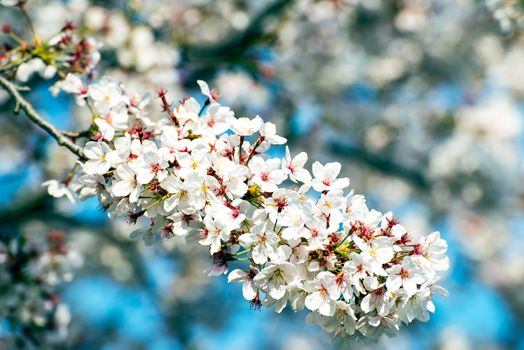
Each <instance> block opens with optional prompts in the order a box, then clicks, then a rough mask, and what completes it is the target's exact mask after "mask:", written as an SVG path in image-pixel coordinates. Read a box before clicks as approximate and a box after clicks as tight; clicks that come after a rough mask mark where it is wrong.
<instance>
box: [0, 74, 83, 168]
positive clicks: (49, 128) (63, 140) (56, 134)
mask: <svg viewBox="0 0 524 350" xmlns="http://www.w3.org/2000/svg"><path fill="white" fill-rule="evenodd" d="M0 85H1V86H2V87H3V88H4V90H6V91H7V93H9V95H11V97H12V98H13V99H14V100H15V109H14V112H15V113H18V111H19V110H20V109H22V110H23V111H24V112H25V114H26V116H27V117H28V118H29V120H31V122H33V123H34V124H36V125H38V126H39V127H40V128H41V129H43V130H44V131H46V132H47V133H48V134H49V135H51V137H53V138H54V139H55V140H56V142H57V143H58V144H59V145H60V146H63V147H65V148H67V149H68V150H70V151H71V152H72V153H74V154H75V155H76V156H78V157H79V158H80V159H83V158H85V156H84V152H83V150H82V148H81V147H80V146H78V145H76V144H75V143H74V142H73V141H72V140H71V139H69V138H68V137H66V136H65V135H64V134H63V133H62V131H60V130H58V129H57V128H56V127H55V126H54V125H52V124H51V123H49V122H48V121H47V120H45V119H44V118H42V117H41V116H40V115H39V114H38V112H37V111H36V110H35V109H34V107H33V106H32V105H31V104H30V103H29V102H28V101H27V100H26V99H25V98H24V97H23V96H22V95H21V94H20V90H21V88H20V87H18V86H16V85H15V84H13V83H12V82H10V81H9V80H7V79H6V78H4V77H2V76H0Z"/></svg>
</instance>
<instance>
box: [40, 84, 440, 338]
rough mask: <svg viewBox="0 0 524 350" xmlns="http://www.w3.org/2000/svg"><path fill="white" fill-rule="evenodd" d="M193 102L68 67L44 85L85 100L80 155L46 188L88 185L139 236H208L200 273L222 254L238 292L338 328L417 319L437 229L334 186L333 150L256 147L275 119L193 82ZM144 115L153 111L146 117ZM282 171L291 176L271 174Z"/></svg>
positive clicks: (77, 189)
mask: <svg viewBox="0 0 524 350" xmlns="http://www.w3.org/2000/svg"><path fill="white" fill-rule="evenodd" d="M198 83H199V85H200V87H201V90H202V93H203V94H204V95H205V96H206V97H207V100H206V102H205V103H204V105H200V104H199V103H198V102H197V101H196V99H194V98H186V99H184V100H182V101H181V102H180V104H179V105H177V106H174V105H173V104H172V103H171V102H170V101H168V99H167V95H166V91H165V90H161V91H160V92H159V94H158V97H159V99H160V105H161V107H162V109H163V110H164V112H165V113H164V116H163V117H162V118H161V119H160V120H158V121H157V122H153V121H152V119H150V118H149V117H147V116H146V114H145V112H144V106H145V103H146V100H144V99H141V98H140V97H137V96H135V95H130V94H128V93H127V92H126V91H125V89H124V88H123V86H122V85H121V84H119V83H118V82H116V81H114V80H112V79H111V78H107V77H106V78H103V79H102V80H100V81H98V82H96V83H94V84H90V85H87V84H86V83H84V82H83V81H82V80H81V79H80V78H79V77H77V76H75V75H68V76H67V77H66V78H65V79H64V80H63V81H61V82H59V83H58V84H57V86H56V87H55V89H56V90H63V91H66V92H69V93H73V94H75V95H77V97H81V98H77V101H81V102H82V103H85V102H86V101H87V103H88V105H89V106H91V109H92V113H93V115H94V123H93V125H92V127H91V129H92V130H93V136H92V137H91V141H89V142H87V143H86V145H85V148H84V153H85V155H86V161H85V162H82V163H81V166H80V167H77V168H76V169H74V171H73V172H72V175H70V176H69V177H68V179H67V181H66V182H60V181H55V180H52V181H49V182H47V185H49V193H50V194H52V195H53V196H56V197H61V196H67V197H69V198H70V199H71V200H74V199H75V198H77V197H78V198H80V199H85V198H88V197H91V196H95V195H96V196H98V198H99V201H100V203H101V205H102V206H103V207H104V208H105V209H106V210H107V211H108V213H109V215H110V217H119V216H125V217H126V218H127V220H128V221H129V222H131V223H137V222H139V221H142V220H143V221H145V222H146V223H147V225H145V226H142V227H140V228H138V229H137V230H135V231H134V232H133V233H132V234H131V236H132V237H142V239H143V240H144V241H145V242H146V244H148V245H151V244H154V243H156V242H159V241H161V240H164V239H170V238H172V237H174V236H185V237H188V238H189V237H195V236H196V237H198V238H199V243H200V244H201V245H203V246H207V247H209V252H210V254H211V256H212V259H213V264H212V266H211V268H210V269H209V273H210V274H212V275H219V274H222V273H228V272H229V264H232V263H233V264H242V263H246V264H247V265H246V266H244V267H241V266H239V267H240V268H238V269H235V270H233V271H231V272H230V273H229V278H228V280H229V281H230V282H241V283H243V295H244V297H245V298H246V299H247V300H248V301H249V302H250V303H251V305H252V306H254V307H256V308H258V307H261V306H273V307H275V310H276V311H277V312H280V311H281V310H282V309H283V308H284V307H285V306H286V305H290V306H291V308H292V309H293V310H295V311H298V310H302V309H304V308H305V309H308V310H310V311H311V313H310V315H309V316H308V320H309V321H311V322H313V323H317V324H319V325H321V326H322V327H323V328H324V329H325V330H327V331H329V332H332V333H334V334H335V335H341V336H348V335H349V336H353V335H357V334H360V335H363V336H366V337H376V336H380V335H381V334H383V333H387V334H390V335H391V334H394V333H395V332H397V331H398V330H399V327H400V325H401V323H410V322H412V321H413V320H415V319H418V320H421V321H427V320H428V319H429V312H433V311H434V305H433V303H432V298H433V295H434V294H444V295H445V294H446V291H445V290H444V289H443V288H441V287H439V286H438V285H437V282H438V281H439V279H440V277H441V275H442V273H443V272H444V271H445V270H447V269H448V266H449V263H448V258H447V257H446V255H445V253H446V250H447V245H446V242H445V241H444V240H442V239H441V238H440V234H439V233H438V232H435V233H432V234H430V235H428V236H422V237H420V238H418V239H415V237H414V236H412V235H410V234H409V233H408V232H407V231H406V229H405V228H404V227H403V226H401V225H400V223H399V222H398V220H397V219H396V218H395V217H394V216H393V215H392V213H386V214H382V213H380V212H378V211H375V210H370V209H368V207H367V205H366V201H365V198H364V197H363V196H361V195H356V194H354V193H353V191H351V192H349V193H344V190H345V189H346V188H347V187H348V186H349V179H347V178H339V174H340V172H341V165H340V164H339V163H336V162H334V163H327V164H321V163H320V162H314V163H313V165H312V174H311V173H310V172H309V171H308V170H307V169H306V168H305V165H306V162H307V159H308V156H307V154H306V153H304V152H302V153H299V154H297V155H295V156H292V155H291V152H290V150H289V149H288V148H287V147H286V148H285V156H284V157H283V158H282V159H280V158H267V156H264V154H266V153H267V152H268V150H269V149H270V148H271V146H272V145H279V146H281V145H284V144H285V143H286V139H285V138H283V137H281V136H279V135H278V134H277V132H276V128H275V125H274V124H272V123H270V122H264V121H263V120H262V119H261V118H260V117H259V116H256V117H255V118H247V117H241V118H237V117H235V113H234V112H233V111H232V110H231V109H230V108H229V107H226V106H222V105H221V104H219V103H218V100H219V95H218V94H217V93H216V92H215V91H214V90H211V89H209V87H208V85H207V84H206V83H205V82H202V81H199V82H198ZM156 119H158V118H155V120H156ZM286 183H289V184H290V185H291V186H286V187H284V186H283V185H284V184H286Z"/></svg>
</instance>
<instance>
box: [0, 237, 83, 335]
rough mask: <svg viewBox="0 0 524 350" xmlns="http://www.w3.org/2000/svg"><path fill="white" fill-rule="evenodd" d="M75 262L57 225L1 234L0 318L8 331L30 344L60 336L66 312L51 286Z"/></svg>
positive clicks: (68, 275) (70, 274) (75, 256)
mask: <svg viewBox="0 0 524 350" xmlns="http://www.w3.org/2000/svg"><path fill="white" fill-rule="evenodd" d="M80 263H81V258H80V256H79V255H78V253H77V252H76V251H75V250H74V249H71V248H70V247H69V246H68V245H67V243H66V241H65V237H64V234H63V232H61V231H49V232H48V233H47V234H46V235H43V236H36V235H34V234H33V235H29V234H22V235H20V236H19V237H8V236H2V239H1V240H0V285H2V293H1V295H0V319H1V320H3V321H5V322H6V324H7V325H8V326H9V331H10V332H11V333H12V334H16V335H19V336H20V338H21V339H23V340H25V341H29V342H31V343H33V345H34V344H41V343H42V342H44V341H45V342H53V341H55V340H59V339H62V338H63V337H64V336H65V335H66V334H67V326H68V324H69V321H70V318H71V317H70V313H69V309H68V307H67V305H66V304H64V303H63V302H62V301H61V300H60V296H59V294H58V291H57V289H58V286H59V285H60V284H62V283H63V282H67V281H70V280H71V279H72V277H73V271H74V269H75V268H76V267H78V265H79V264H80Z"/></svg>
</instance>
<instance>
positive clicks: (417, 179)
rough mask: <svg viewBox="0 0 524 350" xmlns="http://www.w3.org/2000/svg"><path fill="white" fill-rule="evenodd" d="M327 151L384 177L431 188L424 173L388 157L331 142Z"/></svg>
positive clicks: (357, 147) (425, 188) (358, 147)
mask: <svg viewBox="0 0 524 350" xmlns="http://www.w3.org/2000/svg"><path fill="white" fill-rule="evenodd" d="M328 149H329V150H330V151H331V152H333V153H335V154H338V155H341V156H345V157H347V158H350V159H352V160H354V161H357V162H360V163H362V164H365V165H368V166H370V167H371V168H373V169H376V170H378V171H380V172H382V173H384V174H386V175H390V176H396V177H400V178H402V179H404V180H406V181H408V182H410V183H411V184H413V185H415V186H416V187H417V188H419V189H422V190H428V189H430V188H431V185H432V184H431V180H430V179H429V178H428V177H427V176H426V175H425V174H424V173H422V172H420V171H419V170H417V169H415V168H409V167H406V166H404V165H402V164H399V163H398V162H395V161H393V160H391V159H390V158H388V157H385V156H382V155H380V154H377V153H373V152H370V151H369V150H367V149H365V148H363V147H360V146H355V145H349V144H342V143H339V142H334V141H332V142H330V143H329V144H328Z"/></svg>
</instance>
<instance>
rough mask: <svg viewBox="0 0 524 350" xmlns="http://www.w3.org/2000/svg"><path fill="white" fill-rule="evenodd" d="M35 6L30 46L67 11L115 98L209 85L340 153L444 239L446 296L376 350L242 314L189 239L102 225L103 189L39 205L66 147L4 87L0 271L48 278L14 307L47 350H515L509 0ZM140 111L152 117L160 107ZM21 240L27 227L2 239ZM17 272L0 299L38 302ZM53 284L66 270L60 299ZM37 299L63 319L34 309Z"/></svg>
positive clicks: (303, 145)
mask: <svg viewBox="0 0 524 350" xmlns="http://www.w3.org/2000/svg"><path fill="white" fill-rule="evenodd" d="M29 4H30V6H29V11H30V13H31V15H32V17H33V18H34V20H35V26H36V29H37V32H38V33H39V34H41V35H42V36H43V37H46V36H49V35H52V34H53V33H56V32H57V31H59V30H60V28H61V27H62V26H63V24H64V23H65V22H66V21H68V20H72V21H74V22H76V23H78V26H79V28H80V30H81V31H83V32H84V33H88V34H89V35H92V36H94V37H95V38H97V39H98V40H100V41H101V42H102V44H103V46H102V48H101V52H102V59H101V63H100V64H101V68H100V72H99V75H100V76H101V75H103V74H110V75H113V76H115V77H116V78H118V79H120V80H122V81H123V82H124V84H125V85H126V87H127V90H128V91H134V92H136V93H139V94H143V93H146V92H149V93H152V92H155V91H156V90H158V88H159V87H164V88H166V89H168V94H169V96H170V99H171V100H179V99H182V98H183V97H184V96H188V95H190V94H192V93H195V92H196V91H198V86H197V85H196V83H195V81H196V80H197V79H205V80H207V81H208V82H209V83H210V85H211V86H213V87H214V88H216V89H217V90H218V91H219V92H220V94H221V95H222V98H223V103H224V104H225V105H230V106H231V107H232V108H234V109H235V110H236V111H237V115H239V116H241V115H249V116H254V115H256V114H260V115H261V116H262V117H263V118H264V119H265V120H266V121H272V122H273V123H275V124H276V125H277V128H278V129H279V130H280V134H282V135H283V136H285V137H286V138H287V139H288V140H289V143H290V147H291V148H292V149H293V151H294V152H295V153H298V152H300V151H306V152H308V153H309V155H310V159H316V160H319V161H322V162H327V161H339V162H341V163H342V164H343V167H342V169H343V170H342V171H343V174H341V176H347V177H349V178H351V180H352V183H351V187H352V188H353V189H355V191H356V192H359V193H363V194H365V195H366V196H367V198H368V202H369V204H370V207H375V208H377V209H379V210H382V211H386V210H389V209H391V210H392V211H394V212H395V214H396V215H397V216H398V218H399V219H400V220H401V221H402V222H403V223H404V226H406V228H407V229H408V231H409V233H410V235H413V236H414V237H417V236H418V235H419V233H423V232H430V231H432V229H433V230H440V231H441V232H442V235H443V237H444V238H445V239H446V240H448V244H449V249H450V251H449V254H450V258H451V266H452V268H451V270H450V273H449V276H448V277H447V279H446V280H445V281H444V286H445V287H446V288H447V289H448V290H449V292H450V296H449V298H447V299H437V300H436V304H437V312H436V314H435V315H434V316H433V317H432V318H431V321H430V322H429V323H428V324H427V325H425V324H421V323H419V322H414V323H413V324H411V325H410V326H409V327H407V328H404V329H402V330H401V332H400V334H399V335H398V336H397V337H396V338H394V339H388V338H384V339H382V340H381V341H379V342H378V343H376V344H375V343H363V342H360V343H356V344H355V343H347V342H343V341H332V339H331V338H330V335H329V334H327V333H324V332H322V331H321V329H320V328H317V327H316V326H311V325H307V324H306V323H305V322H304V320H303V315H302V314H294V313H293V312H291V311H289V310H285V311H284V312H283V314H282V315H277V314H275V313H274V312H273V311H272V310H266V309H263V310H262V311H253V310H251V309H250V307H249V305H248V303H247V302H244V301H243V300H242V298H241V297H240V296H241V294H242V291H241V286H239V285H236V284H235V285H228V284H227V281H226V279H225V278H209V277H208V276H207V275H206V274H205V273H204V272H203V271H204V270H205V269H206V268H207V267H208V264H209V255H208V254H207V252H206V251H205V249H202V247H200V246H198V245H191V244H186V243H185V242H184V240H183V239H178V238H174V239H172V240H169V241H164V242H163V245H162V246H161V247H155V248H150V247H145V246H144V245H143V243H142V242H141V241H132V240H130V239H129V238H128V236H129V232H130V231H131V230H132V229H133V228H132V227H130V226H129V225H128V224H126V223H124V222H119V221H117V222H115V221H111V222H110V221H109V220H108V219H107V217H106V214H105V213H103V212H101V211H100V210H99V208H98V204H97V201H96V199H91V200H88V201H86V202H80V203H76V204H75V205H71V204H70V203H69V202H68V201H67V200H66V199H63V200H52V199H51V198H50V197H49V196H48V195H47V194H46V193H45V191H44V189H43V188H42V187H41V183H42V181H44V180H46V179H48V178H61V177H64V176H65V175H66V173H67V169H68V168H70V166H71V164H73V163H74V158H73V157H72V156H71V155H70V154H68V153H67V150H64V149H59V148H58V147H57V146H55V145H54V143H53V141H52V140H51V139H50V138H49V137H47V136H46V135H44V134H43V133H40V132H39V131H34V129H33V128H32V126H31V125H29V124H28V122H26V120H25V119H23V118H15V117H13V115H12V113H11V112H10V109H9V108H8V106H7V96H6V95H5V94H4V93H3V91H0V104H1V105H2V107H1V110H0V147H1V152H0V186H1V188H2V191H3V196H2V197H1V198H0V233H1V234H0V238H1V239H2V242H3V243H2V244H1V245H0V264H2V263H3V260H2V259H3V258H2V257H3V256H4V255H3V254H7V253H6V252H7V251H9V249H14V251H16V252H18V253H17V254H22V255H20V256H21V257H22V258H23V259H26V256H29V257H30V259H33V260H34V263H33V260H31V261H32V263H31V264H34V268H35V269H36V271H45V274H44V276H46V279H45V281H44V282H42V281H39V282H38V283H37V284H38V288H37V287H35V291H34V293H44V294H45V296H46V297H45V300H46V302H47V303H44V304H43V305H28V307H27V310H28V311H27V312H21V313H20V314H18V313H17V314H16V315H14V316H13V317H22V318H24V317H25V318H26V319H28V318H31V319H32V320H34V321H32V322H34V324H35V327H44V326H45V327H49V329H52V330H53V332H52V333H51V332H49V338H50V339H47V341H48V342H49V344H52V345H49V346H56V347H59V348H75V349H93V348H96V349H221V348H225V347H231V348H235V349H301V350H307V349H349V348H351V349H429V348H435V349H446V350H448V349H449V350H451V349H506V348H508V349H510V348H511V349H524V293H523V292H522V288H523V287H524V255H523V254H522V252H523V251H524V211H523V207H524V187H523V185H522V178H523V175H524V162H523V159H524V157H523V152H524V135H523V122H524V105H523V104H522V103H521V100H522V98H523V97H524V39H523V38H524V37H523V35H522V34H523V33H524V20H523V18H524V15H523V14H524V12H523V11H524V6H523V5H522V3H521V2H520V1H517V0H515V1H512V0H485V1H484V0H477V1H474V0H392V1H385V0H365V1H364V0H319V1H315V0H295V1H291V0H272V1H269V0H264V1H247V0H222V1H211V0H198V1H184V0H154V1H141V0H135V1H132V0H130V1H116V0H115V1H94V0H93V1H88V0H70V1H66V0H64V1H59V0H54V1H43V0H29ZM14 13H15V12H14V10H13V9H9V8H4V7H2V8H1V9H0V22H7V21H8V22H9V23H10V24H11V25H12V26H13V27H14V28H19V30H22V31H23V30H24V25H25V23H24V20H23V18H21V17H20V16H18V15H14ZM28 79H32V81H34V86H36V88H35V89H33V92H32V93H31V94H30V95H29V98H30V100H31V101H32V102H33V103H34V104H35V106H36V107H37V109H38V110H39V111H42V113H44V116H45V117H46V118H47V119H49V120H50V121H52V122H53V123H54V124H56V125H57V126H59V127H61V128H65V129H73V128H78V129H81V130H82V127H85V126H86V125H88V124H89V123H90V120H89V116H87V115H86V114H85V111H83V110H80V109H78V110H77V107H76V106H75V104H74V103H73V101H71V100H69V99H68V97H67V96H64V95H60V96H58V97H52V96H51V94H50V92H49V90H48V88H49V86H50V85H51V84H52V82H50V81H48V80H45V79H43V78H42V77H40V76H39V75H33V76H31V77H29V78H28ZM151 98H155V96H151ZM64 106H66V108H64ZM150 108H151V109H152V112H154V113H156V114H159V113H158V112H159V111H160V110H159V108H158V107H157V104H155V103H152V104H150ZM275 152H281V153H282V154H283V150H279V149H278V148H277V151H275ZM275 155H281V154H275ZM14 231H16V232H19V233H20V237H27V238H26V239H24V240H23V242H7V238H6V237H8V236H9V235H8V234H7V232H14ZM39 240H40V241H42V242H44V241H45V244H44V243H42V242H40V241H39ZM62 241H64V242H67V245H68V248H67V249H69V254H66V255H64V256H67V258H64V259H61V260H60V261H58V262H56V261H55V262H54V263H53V264H51V265H52V268H51V267H49V265H50V264H49V262H48V261H47V260H46V256H47V255H46V254H48V251H49V250H52V249H60V248H57V245H58V246H59V247H61V246H60V244H62ZM20 245H21V246H22V247H24V248H23V249H19V248H18V247H19V246H20ZM32 247H39V248H38V249H36V251H34V250H35V249H33V248H32ZM23 254H26V255H23ZM31 266H33V265H31ZM42 269H43V270H42ZM73 272H74V273H73ZM39 273H43V272H39ZM73 274H74V278H73ZM31 276H33V275H31V274H29V275H28V277H27V278H29V279H31V278H32V277H31ZM10 278H12V276H11V275H9V273H4V272H2V271H0V281H1V283H2V284H1V285H2V290H1V291H0V299H6V300H7V298H20V297H25V298H27V303H31V298H30V297H28V296H26V295H23V296H20V295H19V294H18V292H17V290H16V283H18V282H16V281H11V280H10ZM57 280H63V281H64V284H61V286H62V287H60V288H61V290H59V291H58V290H56V288H55V286H54V285H55V281H57ZM4 281H10V282H5V283H4ZM5 285H9V288H4V286H5ZM8 289H9V290H8ZM31 291H32V290H31ZM55 295H56V297H54V296H55ZM58 295H60V297H58ZM58 299H60V300H58ZM1 303H2V305H3V304H8V302H7V301H1ZM50 310H54V311H53V317H54V318H56V319H49V317H46V314H47V313H48V312H51V311H50ZM7 323H8V322H7V321H5V324H3V325H2V327H1V328H0V348H6V349H10V348H14V347H15V346H16V341H15V340H13V339H10V337H9V333H8V332H7V331H5V330H6V329H8V327H9V325H8V324H7Z"/></svg>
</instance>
